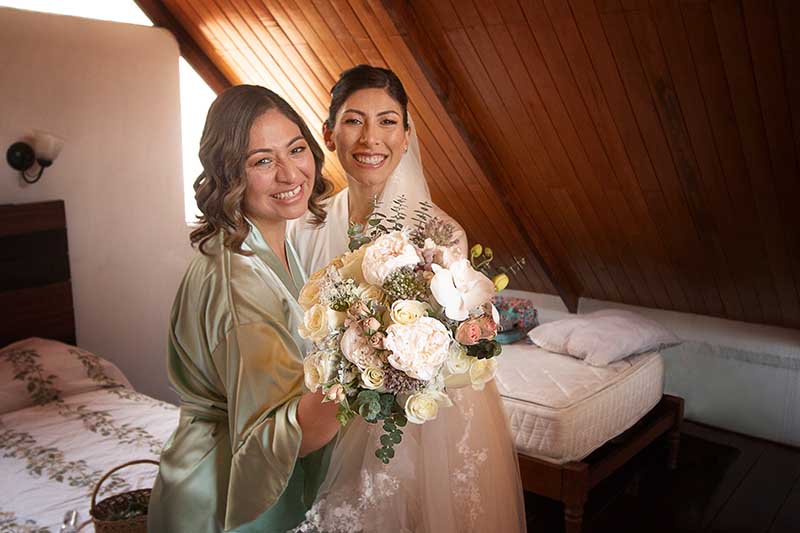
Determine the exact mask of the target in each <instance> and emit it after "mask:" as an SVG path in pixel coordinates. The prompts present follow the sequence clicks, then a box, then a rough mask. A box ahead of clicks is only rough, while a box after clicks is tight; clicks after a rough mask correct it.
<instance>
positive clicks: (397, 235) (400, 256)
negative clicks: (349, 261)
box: [361, 231, 419, 287]
mask: <svg viewBox="0 0 800 533" xmlns="http://www.w3.org/2000/svg"><path fill="white" fill-rule="evenodd" d="M417 263H419V255H417V249H416V248H414V245H413V244H412V243H411V241H410V240H409V239H408V236H407V235H405V233H403V232H402V231H392V232H390V233H386V234H385V235H381V236H380V237H378V238H377V239H375V242H373V243H372V244H370V245H367V246H366V251H365V252H364V259H363V262H362V264H361V270H362V272H363V274H364V279H365V280H366V281H367V283H370V284H372V285H377V286H378V287H380V286H382V285H383V281H384V280H385V279H386V276H388V275H389V274H391V273H392V272H394V271H395V270H399V269H400V268H403V267H405V266H414V265H416V264H417Z"/></svg>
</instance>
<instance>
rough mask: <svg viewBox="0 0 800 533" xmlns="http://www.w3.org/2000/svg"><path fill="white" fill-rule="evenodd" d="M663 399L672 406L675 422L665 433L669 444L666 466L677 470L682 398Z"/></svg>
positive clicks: (668, 397) (667, 397)
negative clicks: (667, 400)
mask: <svg viewBox="0 0 800 533" xmlns="http://www.w3.org/2000/svg"><path fill="white" fill-rule="evenodd" d="M664 398H665V399H669V401H670V403H672V404H673V409H674V410H675V421H674V423H673V425H672V429H670V430H669V433H667V442H668V444H669V452H668V454H667V466H669V469H670V470H675V469H676V468H678V452H679V451H680V448H681V425H682V424H683V398H678V397H675V396H667V395H665V396H664Z"/></svg>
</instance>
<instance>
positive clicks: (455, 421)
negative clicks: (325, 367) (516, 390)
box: [295, 382, 525, 533]
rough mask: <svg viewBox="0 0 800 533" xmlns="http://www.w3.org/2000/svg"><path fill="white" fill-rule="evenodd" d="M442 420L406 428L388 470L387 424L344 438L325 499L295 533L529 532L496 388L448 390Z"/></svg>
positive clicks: (352, 428)
mask: <svg viewBox="0 0 800 533" xmlns="http://www.w3.org/2000/svg"><path fill="white" fill-rule="evenodd" d="M449 395H450V397H451V399H452V400H453V406H451V407H443V408H441V409H440V410H439V415H438V417H437V418H436V420H433V421H430V422H427V423H425V424H423V425H415V424H408V425H407V426H406V427H404V428H403V440H402V442H401V443H400V444H398V445H396V446H395V456H394V458H393V459H392V460H391V461H390V463H389V464H388V465H385V464H383V463H382V462H381V461H380V460H379V459H378V458H377V457H375V450H376V449H377V448H378V447H380V443H379V439H380V435H381V434H382V433H383V430H382V424H367V423H366V422H364V421H363V420H362V419H360V418H359V419H356V420H353V421H352V422H350V424H348V426H347V427H346V428H345V429H344V430H343V431H342V434H341V435H340V437H339V441H338V443H337V445H336V448H335V449H334V451H333V456H332V459H331V463H330V470H329V472H328V475H327V477H326V479H325V481H324V482H323V485H322V487H321V489H320V492H319V495H318V498H317V501H316V503H315V504H314V506H313V507H312V509H311V510H310V511H309V512H308V514H307V515H306V521H305V522H303V523H302V524H301V525H300V526H298V528H297V529H295V531H297V532H304V533H306V532H314V533H317V532H320V533H321V532H324V533H340V532H341V533H344V532H348V533H349V532H360V533H372V532H378V531H380V532H382V533H386V532H409V533H410V532H413V533H449V532H453V533H456V532H458V533H463V532H503V533H513V532H524V531H525V510H524V505H523V496H522V484H521V482H520V477H519V467H518V463H517V456H516V452H515V451H514V446H513V443H512V441H511V436H510V433H509V429H508V421H507V419H506V416H505V413H504V412H503V407H502V405H501V403H500V396H499V394H498V393H497V388H496V386H495V384H494V382H490V383H488V384H487V385H486V387H485V388H484V389H483V390H482V391H475V390H472V389H471V388H469V387H467V388H463V389H457V390H451V391H449Z"/></svg>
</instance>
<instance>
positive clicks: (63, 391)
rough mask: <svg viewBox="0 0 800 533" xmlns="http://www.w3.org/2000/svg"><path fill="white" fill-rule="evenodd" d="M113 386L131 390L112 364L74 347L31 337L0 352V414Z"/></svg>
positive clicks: (127, 382) (128, 383)
mask: <svg viewBox="0 0 800 533" xmlns="http://www.w3.org/2000/svg"><path fill="white" fill-rule="evenodd" d="M112 387H128V388H133V387H131V384H130V382H129V381H128V380H127V379H126V378H125V375H124V374H123V373H122V371H121V370H120V369H119V368H117V367H116V366H114V364H113V363H111V362H109V361H107V360H105V359H103V358H102V357H98V356H96V355H94V354H93V353H91V352H87V351H86V350H81V349H80V348H76V347H75V346H70V345H69V344H64V343H63V342H58V341H54V340H49V339H41V338H38V337H31V338H29V339H25V340H21V341H18V342H15V343H13V344H9V345H8V346H6V347H5V348H2V349H0V414H3V413H9V412H11V411H16V410H17V409H23V408H25V407H30V406H32V405H44V404H46V403H49V402H53V401H60V400H62V399H63V398H65V397H67V396H70V395H73V394H80V393H82V392H89V391H93V390H97V389H103V388H112Z"/></svg>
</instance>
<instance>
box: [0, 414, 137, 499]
mask: <svg viewBox="0 0 800 533" xmlns="http://www.w3.org/2000/svg"><path fill="white" fill-rule="evenodd" d="M0 450H3V457H5V458H14V459H24V460H25V461H27V465H26V467H25V468H26V470H27V471H28V473H29V474H30V475H32V476H37V477H38V476H42V475H46V476H47V477H48V478H49V479H51V480H54V481H58V482H59V483H67V484H69V486H70V487H86V488H88V489H89V490H92V489H94V486H95V484H97V482H98V481H99V480H100V478H101V477H102V475H103V473H104V472H103V471H102V470H91V469H90V468H89V466H88V465H87V464H86V461H84V460H82V459H81V460H78V461H68V460H67V459H66V458H65V457H64V452H63V451H61V450H59V449H58V448H55V447H52V446H50V447H46V446H41V445H39V444H38V443H37V442H36V439H35V438H34V437H33V435H31V434H30V433H27V432H24V431H16V430H14V429H13V428H10V427H8V426H6V425H5V423H4V422H3V421H2V420H0ZM130 488H131V486H130V485H129V484H128V482H126V481H125V480H124V479H123V478H121V477H120V476H118V475H117V474H112V475H111V476H110V477H109V478H108V480H107V481H106V482H105V483H103V487H102V488H101V490H100V492H101V493H103V494H105V493H109V492H113V491H120V490H123V489H125V490H127V489H130Z"/></svg>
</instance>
